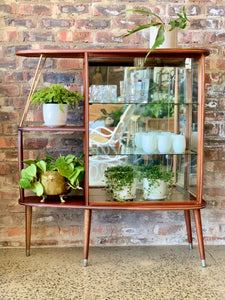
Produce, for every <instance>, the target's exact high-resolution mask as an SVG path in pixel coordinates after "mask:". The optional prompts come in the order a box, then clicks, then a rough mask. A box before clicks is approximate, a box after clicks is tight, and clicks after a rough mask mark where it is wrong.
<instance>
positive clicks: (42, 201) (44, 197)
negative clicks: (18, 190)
mask: <svg viewBox="0 0 225 300" xmlns="http://www.w3.org/2000/svg"><path fill="white" fill-rule="evenodd" d="M46 198H47V196H46V195H43V196H42V199H41V201H40V202H41V203H44V202H45V199H46Z"/></svg>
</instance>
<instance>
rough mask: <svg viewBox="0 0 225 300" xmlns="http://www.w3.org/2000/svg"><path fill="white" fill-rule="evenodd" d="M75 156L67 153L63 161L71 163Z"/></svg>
mask: <svg viewBox="0 0 225 300" xmlns="http://www.w3.org/2000/svg"><path fill="white" fill-rule="evenodd" d="M75 158H76V156H75V155H73V154H69V155H67V156H66V157H65V161H66V162H67V163H68V164H70V163H72V162H73V161H74V160H75Z"/></svg>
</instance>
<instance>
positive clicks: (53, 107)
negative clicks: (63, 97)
mask: <svg viewBox="0 0 225 300" xmlns="http://www.w3.org/2000/svg"><path fill="white" fill-rule="evenodd" d="M67 114H68V105H67V104H63V111H62V110H60V106H59V104H56V103H46V104H43V119H44V125H45V126H48V127H62V126H65V125H66V121H67Z"/></svg>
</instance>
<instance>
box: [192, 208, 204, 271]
mask: <svg viewBox="0 0 225 300" xmlns="http://www.w3.org/2000/svg"><path fill="white" fill-rule="evenodd" d="M193 213H194V220H195V228H196V234H197V239H198V248H199V253H200V258H201V260H202V266H203V267H205V249H204V243H203V234H202V222H201V212H200V209H195V210H193Z"/></svg>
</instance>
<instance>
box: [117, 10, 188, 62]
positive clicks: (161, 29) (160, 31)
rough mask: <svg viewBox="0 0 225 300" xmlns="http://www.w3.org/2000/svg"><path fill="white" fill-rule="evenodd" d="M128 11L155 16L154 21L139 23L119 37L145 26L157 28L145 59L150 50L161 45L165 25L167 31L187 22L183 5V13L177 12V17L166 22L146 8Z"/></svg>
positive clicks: (163, 38)
mask: <svg viewBox="0 0 225 300" xmlns="http://www.w3.org/2000/svg"><path fill="white" fill-rule="evenodd" d="M127 11H128V12H138V13H143V14H146V15H149V16H153V17H155V18H156V21H153V20H151V21H150V22H149V23H147V24H143V25H139V26H138V27H136V28H135V29H133V30H128V32H127V33H125V34H123V35H121V37H123V38H124V37H127V36H129V35H131V34H134V33H136V32H138V31H141V30H143V29H146V28H158V30H157V33H156V35H155V37H154V42H152V43H151V44H150V50H149V52H148V53H147V55H146V57H145V59H147V57H148V55H149V54H150V53H151V52H152V50H154V49H156V48H157V47H159V46H161V45H162V44H163V43H164V41H165V32H166V27H167V26H170V28H169V29H168V31H169V32H171V31H173V30H174V29H176V28H181V29H184V28H185V27H186V26H187V22H189V20H188V18H187V15H186V10H185V7H183V15H182V14H179V13H177V14H176V16H177V18H176V19H175V20H172V21H169V22H168V23H167V24H166V23H165V22H164V21H163V20H162V18H160V16H158V15H157V14H155V13H152V12H151V11H148V10H143V9H128V10H127Z"/></svg>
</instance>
